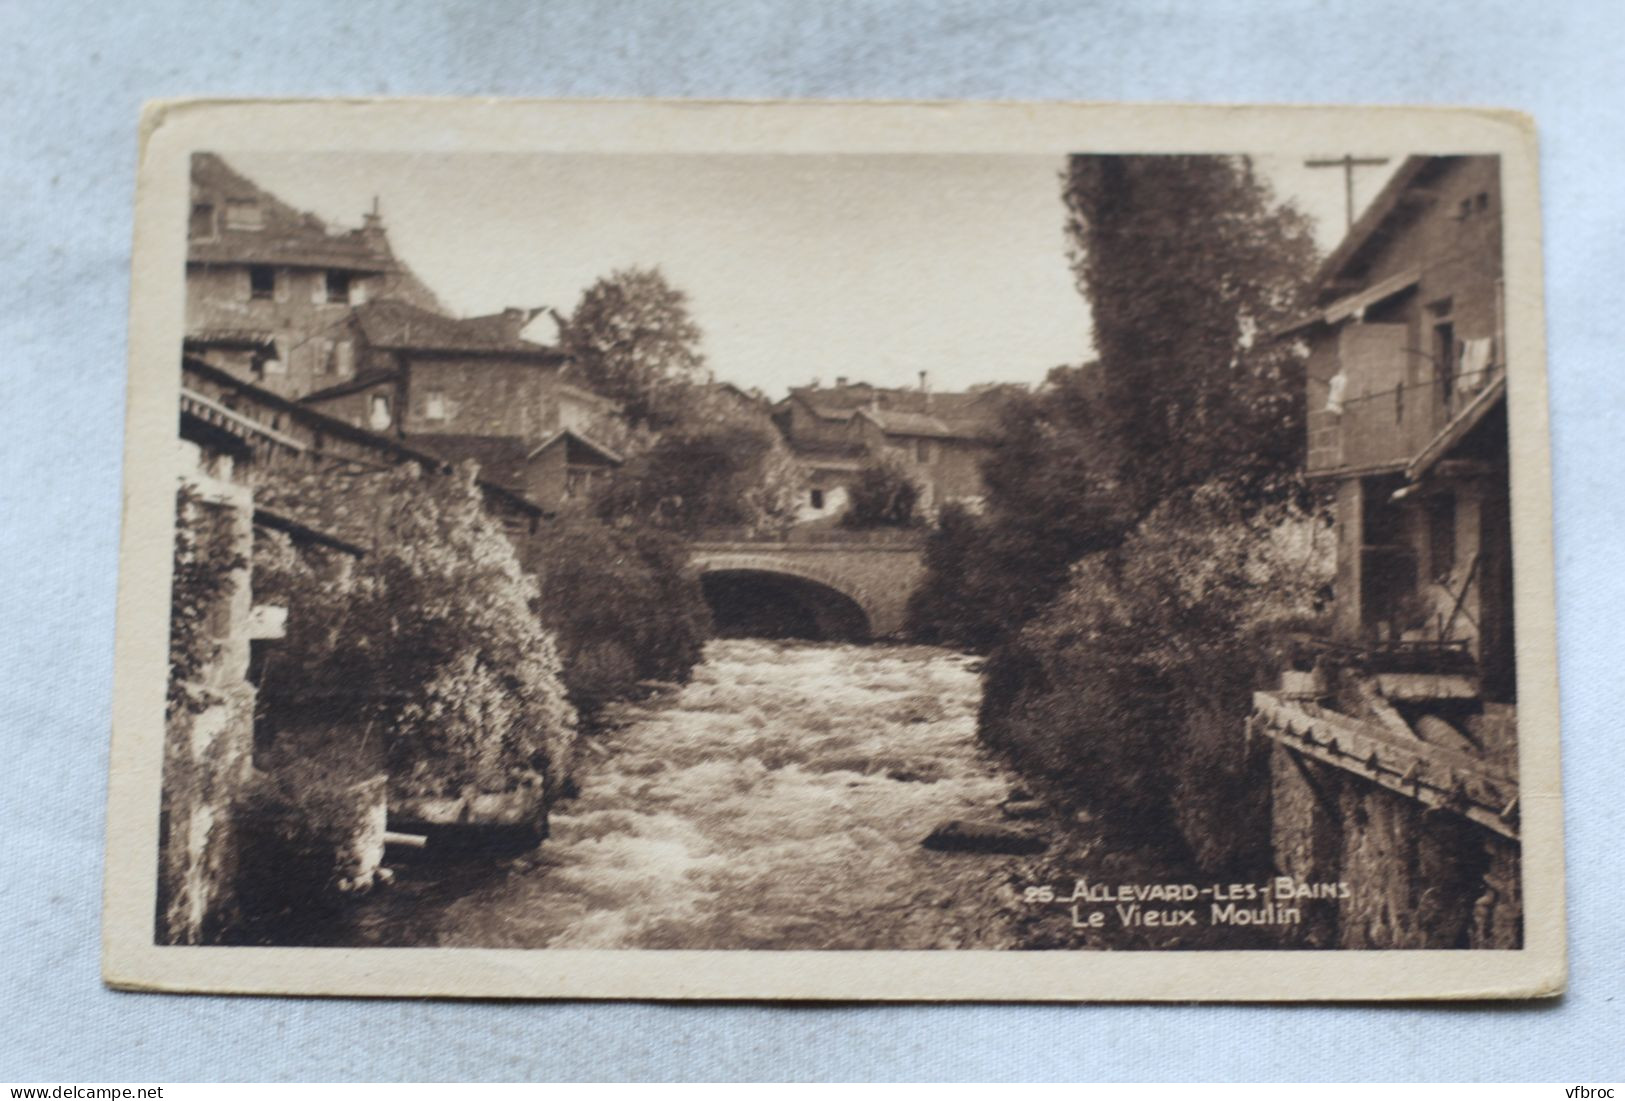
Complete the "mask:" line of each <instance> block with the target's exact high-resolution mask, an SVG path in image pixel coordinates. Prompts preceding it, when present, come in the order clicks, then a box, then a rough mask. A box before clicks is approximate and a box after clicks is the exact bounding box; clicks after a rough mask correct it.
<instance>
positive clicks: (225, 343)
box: [182, 329, 276, 352]
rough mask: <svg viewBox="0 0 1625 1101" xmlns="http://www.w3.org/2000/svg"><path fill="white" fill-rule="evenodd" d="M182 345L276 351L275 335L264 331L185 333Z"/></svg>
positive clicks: (207, 330)
mask: <svg viewBox="0 0 1625 1101" xmlns="http://www.w3.org/2000/svg"><path fill="white" fill-rule="evenodd" d="M182 343H183V345H184V346H185V347H187V348H250V349H257V350H259V351H269V352H274V351H276V334H275V333H273V332H270V331H269V330H266V329H200V330H198V331H197V332H195V333H187V334H186V336H185V337H184V338H183V340H182Z"/></svg>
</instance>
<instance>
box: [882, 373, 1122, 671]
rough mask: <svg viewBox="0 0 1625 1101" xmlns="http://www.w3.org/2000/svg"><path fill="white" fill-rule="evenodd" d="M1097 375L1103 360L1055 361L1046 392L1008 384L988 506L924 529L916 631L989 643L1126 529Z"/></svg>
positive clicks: (988, 478)
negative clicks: (1009, 389) (1105, 437)
mask: <svg viewBox="0 0 1625 1101" xmlns="http://www.w3.org/2000/svg"><path fill="white" fill-rule="evenodd" d="M1097 380H1098V368H1097V366H1096V365H1094V364H1088V365H1085V366H1082V367H1057V368H1055V369H1054V370H1052V371H1051V372H1050V374H1049V377H1048V379H1047V380H1046V381H1045V384H1044V386H1043V387H1042V388H1041V389H1040V390H1039V391H1038V392H1037V393H1033V394H1027V393H1012V394H1011V395H1010V396H1009V398H1008V400H1007V402H1006V404H1005V406H1004V408H1003V412H1002V415H1001V425H1000V432H999V443H998V445H997V446H996V447H995V448H994V449H993V451H992V453H991V454H990V455H989V456H988V458H987V459H986V460H984V462H983V464H982V480H983V483H984V485H985V486H986V490H987V494H986V500H987V508H986V511H985V513H984V514H983V515H981V516H973V515H970V514H969V513H967V512H965V511H964V510H961V509H955V508H951V507H950V508H948V509H944V510H943V514H942V516H941V517H940V518H939V521H938V524H937V527H936V529H935V530H934V531H933V532H932V533H931V535H930V537H929V538H928V539H927V542H926V551H925V561H926V571H927V573H926V579H925V581H924V583H923V584H922V585H921V586H920V588H919V590H918V591H917V592H916V594H915V596H914V598H913V599H912V600H911V601H910V604H909V620H910V625H911V630H912V632H913V633H914V634H916V635H917V636H918V637H920V638H922V639H924V640H927V641H932V642H940V643H948V644H952V645H958V646H964V647H967V648H969V649H973V650H986V649H988V648H990V647H992V646H994V645H996V644H997V643H998V642H999V640H1000V639H1002V638H1003V637H1004V636H1005V635H1006V634H1007V633H1009V632H1011V631H1013V630H1015V629H1017V628H1019V627H1020V626H1021V624H1023V623H1025V622H1026V621H1027V620H1028V619H1030V618H1031V617H1032V616H1033V615H1034V614H1036V613H1037V612H1038V610H1039V609H1041V608H1042V607H1043V606H1044V605H1045V604H1046V603H1048V602H1049V600H1050V599H1051V598H1052V597H1053V596H1054V595H1055V594H1056V592H1058V591H1059V590H1060V588H1061V586H1062V585H1063V584H1065V583H1066V578H1067V571H1068V569H1069V568H1070V567H1071V565H1072V563H1073V562H1075V561H1077V560H1078V559H1079V558H1081V557H1083V556H1084V555H1086V554H1089V553H1091V552H1093V551H1097V550H1101V549H1103V548H1105V547H1108V546H1110V545H1112V543H1113V542H1115V541H1116V540H1118V539H1120V538H1121V537H1122V533H1123V531H1124V529H1125V526H1126V524H1127V523H1128V519H1127V517H1126V515H1125V514H1124V510H1123V508H1122V502H1121V497H1120V495H1119V493H1118V492H1117V485H1116V482H1115V480H1114V478H1113V477H1112V475H1111V464H1110V462H1109V460H1108V458H1107V456H1106V455H1105V454H1104V443H1103V440H1102V434H1101V431H1100V427H1099V421H1100V416H1101V411H1100V409H1099V401H1098V384H1097Z"/></svg>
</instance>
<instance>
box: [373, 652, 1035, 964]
mask: <svg viewBox="0 0 1625 1101" xmlns="http://www.w3.org/2000/svg"><path fill="white" fill-rule="evenodd" d="M980 692H981V688H980V684H979V680H978V677H977V674H976V671H975V660H974V659H973V658H971V657H968V656H966V655H962V654H957V653H952V652H949V651H946V650H941V649H935V648H932V647H924V646H887V645H877V646H856V645H848V644H832V643H798V642H780V641H769V640H763V639H719V640H715V641H713V642H711V643H710V644H709V648H708V649H707V651H706V660H705V661H704V662H703V663H702V664H701V665H700V666H699V667H698V668H696V669H695V671H694V677H693V680H692V681H691V682H690V683H689V684H688V685H686V686H685V687H684V688H683V689H682V690H681V691H680V692H678V693H676V694H675V695H674V696H673V697H672V698H670V699H668V700H667V701H666V702H664V703H663V704H660V705H658V706H647V707H640V708H627V709H625V710H624V711H623V712H622V713H621V714H620V716H619V717H618V723H617V725H615V726H613V727H611V728H610V729H608V730H606V731H604V732H602V733H599V734H594V735H592V736H591V738H590V739H589V740H588V745H587V749H586V751H584V752H583V753H582V755H581V763H580V766H579V769H578V782H579V785H580V795H579V796H578V797H576V798H574V799H571V800H567V801H564V802H561V803H560V804H558V805H557V806H556V807H555V808H554V810H553V814H552V818H551V822H552V836H551V837H550V838H549V839H548V840H547V841H545V842H543V844H542V845H541V846H540V847H539V848H537V849H536V850H534V851H533V852H530V853H527V854H525V855H523V856H520V857H516V858H511V859H508V860H505V861H502V862H498V863H491V864H486V865H483V866H479V867H472V868H471V867H456V868H447V867H445V866H440V867H438V868H437V867H435V866H434V865H420V866H418V867H416V868H412V869H406V870H404V871H403V874H402V876H401V878H400V880H399V881H398V882H397V883H396V884H395V885H394V886H393V887H391V888H388V889H385V890H382V891H380V892H376V893H375V894H374V896H373V897H372V898H371V899H369V900H367V901H365V902H363V903H361V904H360V905H359V906H358V907H357V908H356V909H355V911H353V913H352V914H351V917H350V920H348V921H347V922H345V923H344V924H345V932H344V933H343V934H341V937H342V939H343V940H344V941H347V942H349V943H364V944H416V945H455V946H478V947H493V948H780V949H805V948H819V949H856V948H891V949H924V948H999V947H1009V946H1011V945H1012V943H1013V942H1012V934H1011V931H1010V928H1009V925H1010V923H1009V920H1008V914H1009V910H1010V905H1011V903H1012V901H1013V899H1014V896H1015V893H1016V890H1017V886H1016V884H1017V882H1019V879H1020V877H1019V875H1018V863H1017V862H1018V861H1020V859H1021V858H1019V857H1015V856H1004V855H970V854H961V853H942V852H934V851H931V850H927V849H924V848H922V847H921V844H920V842H921V841H922V839H924V838H925V836H926V835H927V834H928V833H930V832H931V830H932V828H933V827H934V826H936V825H937V824H939V823H940V822H942V821H943V820H944V819H950V818H977V819H983V820H989V819H992V820H996V819H997V818H998V815H999V812H998V805H999V804H1000V802H1002V801H1003V800H1004V799H1005V798H1006V796H1007V795H1008V794H1009V792H1010V790H1011V788H1012V787H1014V786H1016V785H1017V779H1016V777H1015V776H1014V774H1013V773H1011V772H1010V771H1009V770H1008V769H1007V768H1006V767H1005V766H1003V765H1001V764H1000V763H998V762H997V761H995V760H994V759H993V758H992V757H990V756H989V755H988V754H987V753H985V752H984V751H983V750H982V749H981V748H980V747H979V746H978V744H977V742H976V737H975V731H976V710H977V704H978V700H979V697H980Z"/></svg>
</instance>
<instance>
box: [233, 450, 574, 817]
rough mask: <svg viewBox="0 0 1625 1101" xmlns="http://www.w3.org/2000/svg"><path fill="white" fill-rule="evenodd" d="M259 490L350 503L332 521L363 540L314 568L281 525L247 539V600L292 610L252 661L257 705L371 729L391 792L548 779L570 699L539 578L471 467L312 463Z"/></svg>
mask: <svg viewBox="0 0 1625 1101" xmlns="http://www.w3.org/2000/svg"><path fill="white" fill-rule="evenodd" d="M316 483H321V484H316ZM259 497H260V500H262V501H264V502H266V503H267V504H279V503H280V504H282V505H283V506H284V507H290V508H293V509H297V508H298V507H299V502H301V501H304V502H309V501H324V502H342V503H343V504H344V506H345V508H346V510H347V512H348V515H347V516H345V517H343V518H342V519H341V518H337V517H332V518H330V523H329V529H330V530H331V529H332V527H333V526H335V525H334V524H333V523H332V521H333V520H338V522H339V523H343V521H344V520H348V524H346V525H345V526H344V527H343V528H341V529H340V530H349V531H352V532H354V533H355V535H356V536H357V538H358V541H361V540H365V543H364V545H368V549H367V551H366V553H365V554H364V555H363V556H362V557H361V558H360V559H359V560H358V561H355V562H353V563H347V564H346V563H339V564H329V565H327V566H326V567H325V568H324V566H323V564H322V563H321V562H319V561H314V560H313V558H312V556H311V555H309V554H307V553H301V552H298V551H295V550H294V549H293V547H292V546H291V544H290V543H289V542H288V541H287V540H286V539H284V538H280V537H270V538H262V539H261V540H259V541H257V545H256V548H255V563H254V586H255V596H256V600H257V601H259V602H261V603H271V604H278V605H281V606H283V607H286V608H288V609H289V611H288V621H287V627H286V637H285V638H284V639H283V640H282V641H281V643H280V644H279V645H278V646H277V647H276V649H275V651H274V653H273V655H272V656H271V657H270V658H269V659H268V660H267V661H266V663H265V665H264V667H263V668H262V669H261V670H260V684H259V688H260V707H261V710H262V711H263V712H265V713H267V714H271V715H279V716H284V717H288V716H299V715H302V714H307V713H309V712H310V711H311V709H312V707H313V706H315V707H319V710H320V714H321V716H322V718H323V725H324V727H325V728H326V729H328V730H330V731H332V733H333V736H335V737H341V738H345V739H354V740H357V741H360V740H364V739H367V738H369V737H370V738H373V739H379V740H381V741H382V744H383V746H384V759H385V761H386V764H387V768H388V771H389V779H390V789H391V793H392V794H393V795H395V796H397V797H412V796H442V795H450V794H453V793H456V792H459V791H462V790H463V789H465V788H473V789H475V790H479V791H487V792H501V791H506V790H509V789H511V788H512V787H514V786H515V785H518V784H520V783H525V782H539V783H542V784H544V785H545V786H546V787H547V788H548V789H549V790H557V789H558V787H559V786H560V785H561V784H562V782H563V781H564V779H565V778H566V777H567V776H568V774H569V769H570V764H571V758H572V754H573V747H574V741H575V730H576V717H575V711H574V709H573V708H572V707H571V706H570V703H569V701H568V699H567V698H566V695H565V688H564V683H563V680H562V677H561V674H562V666H561V663H560V660H559V655H558V651H557V649H556V647H555V644H554V636H553V633H552V632H551V631H550V630H548V629H547V628H546V627H545V626H544V625H543V622H542V620H541V618H540V617H539V616H538V615H537V611H536V606H537V604H538V603H539V601H540V593H539V591H538V589H537V586H536V581H535V578H534V577H532V576H531V575H530V574H528V573H526V572H525V571H524V569H523V568H522V567H521V565H520V561H519V557H518V555H517V554H516V553H515V550H514V547H513V544H512V543H511V542H510V541H509V538H508V536H507V534H506V533H505V532H504V531H503V529H502V527H501V525H500V524H499V523H498V522H497V521H496V520H495V519H493V518H492V517H491V516H490V515H489V514H488V513H487V512H486V511H485V509H484V507H483V505H482V500H481V493H480V489H479V486H478V485H477V484H476V482H475V480H474V471H473V468H472V467H470V466H465V467H462V468H460V469H458V470H456V471H454V472H453V473H451V474H447V475H426V474H423V473H421V472H420V471H418V470H417V469H416V468H411V467H406V468H400V469H397V470H392V471H388V472H382V473H370V474H365V475H353V474H352V475H333V474H310V475H304V476H298V477H294V478H292V479H288V480H285V481H282V482H281V483H269V484H266V485H264V486H262V487H261V488H260V493H259Z"/></svg>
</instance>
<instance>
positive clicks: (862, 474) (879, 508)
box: [841, 459, 920, 529]
mask: <svg viewBox="0 0 1625 1101" xmlns="http://www.w3.org/2000/svg"><path fill="white" fill-rule="evenodd" d="M848 493H849V494H850V496H849V498H848V504H847V506H846V511H845V512H844V513H843V514H842V515H841V526H842V527H846V528H854V529H862V528H911V527H914V526H916V525H917V524H919V522H920V517H919V515H918V514H917V513H916V511H915V508H916V506H918V504H919V501H920V487H919V486H917V485H915V484H914V480H913V479H912V478H910V477H909V476H908V474H907V472H906V471H904V469H903V467H902V464H901V463H899V462H897V461H896V460H893V459H875V460H871V461H870V462H868V463H866V464H864V467H863V469H862V470H859V471H858V475H857V477H856V478H855V479H854V480H853V482H852V485H851V487H850V488H849V490H848Z"/></svg>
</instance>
